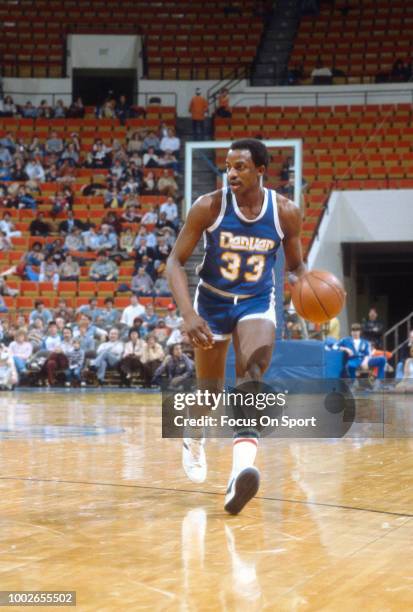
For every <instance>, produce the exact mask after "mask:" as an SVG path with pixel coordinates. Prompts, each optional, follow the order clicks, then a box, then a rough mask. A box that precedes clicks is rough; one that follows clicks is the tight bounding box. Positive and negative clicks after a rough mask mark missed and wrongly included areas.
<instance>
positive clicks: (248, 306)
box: [194, 285, 276, 340]
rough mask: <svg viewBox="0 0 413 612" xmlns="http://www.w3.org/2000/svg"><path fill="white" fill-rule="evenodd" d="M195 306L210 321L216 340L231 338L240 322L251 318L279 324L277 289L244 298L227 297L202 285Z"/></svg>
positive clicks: (196, 295)
mask: <svg viewBox="0 0 413 612" xmlns="http://www.w3.org/2000/svg"><path fill="white" fill-rule="evenodd" d="M194 309H195V312H196V313H197V314H199V316H201V317H202V318H203V319H205V321H206V322H207V323H208V325H209V327H210V329H211V331H212V333H213V335H214V340H226V339H227V338H231V335H232V332H233V331H234V329H235V327H236V325H237V323H239V322H240V321H246V320H249V319H265V320H267V321H271V322H272V323H273V324H274V326H276V318H275V290H274V289H272V290H271V291H270V292H268V293H264V294H260V295H254V296H252V297H248V298H244V299H242V298H241V299H240V298H238V299H237V298H236V297H223V296H221V295H217V294H216V293H213V292H212V291H209V290H208V289H206V288H205V287H203V286H202V285H198V288H197V290H196V294H195V299H194Z"/></svg>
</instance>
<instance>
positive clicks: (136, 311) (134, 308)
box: [120, 295, 146, 327]
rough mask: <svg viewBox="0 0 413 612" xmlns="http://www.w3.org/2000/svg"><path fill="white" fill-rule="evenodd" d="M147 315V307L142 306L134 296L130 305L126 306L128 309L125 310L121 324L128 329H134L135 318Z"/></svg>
mask: <svg viewBox="0 0 413 612" xmlns="http://www.w3.org/2000/svg"><path fill="white" fill-rule="evenodd" d="M145 313H146V308H145V306H142V304H140V303H139V300H138V298H137V296H136V295H132V296H131V299H130V305H129V306H126V308H125V309H124V310H123V312H122V316H121V319H120V322H121V323H124V324H125V325H127V326H128V327H133V321H134V320H135V318H136V317H142V316H143V315H144V314H145Z"/></svg>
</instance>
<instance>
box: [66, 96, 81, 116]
mask: <svg viewBox="0 0 413 612" xmlns="http://www.w3.org/2000/svg"><path fill="white" fill-rule="evenodd" d="M84 116H85V107H84V106H83V102H82V98H77V99H76V100H75V101H74V102H72V104H71V105H70V106H69V108H68V110H67V117H70V118H71V119H83V117H84Z"/></svg>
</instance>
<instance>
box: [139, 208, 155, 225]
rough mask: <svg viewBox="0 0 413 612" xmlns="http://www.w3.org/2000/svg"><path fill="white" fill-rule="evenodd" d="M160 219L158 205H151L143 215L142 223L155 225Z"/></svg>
mask: <svg viewBox="0 0 413 612" xmlns="http://www.w3.org/2000/svg"><path fill="white" fill-rule="evenodd" d="M157 221H158V213H157V207H156V206H151V207H150V209H149V210H148V211H147V212H146V213H145V214H144V215H143V217H142V221H141V224H142V225H155V224H156V222H157Z"/></svg>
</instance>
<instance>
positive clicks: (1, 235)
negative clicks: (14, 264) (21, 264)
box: [0, 230, 13, 252]
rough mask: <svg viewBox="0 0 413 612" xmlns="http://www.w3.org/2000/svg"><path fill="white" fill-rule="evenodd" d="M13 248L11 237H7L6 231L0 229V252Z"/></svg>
mask: <svg viewBox="0 0 413 612" xmlns="http://www.w3.org/2000/svg"><path fill="white" fill-rule="evenodd" d="M12 249H13V244H12V242H11V239H10V238H8V237H7V234H6V232H3V230H0V252H4V251H11V250H12Z"/></svg>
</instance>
